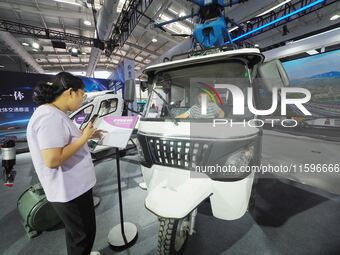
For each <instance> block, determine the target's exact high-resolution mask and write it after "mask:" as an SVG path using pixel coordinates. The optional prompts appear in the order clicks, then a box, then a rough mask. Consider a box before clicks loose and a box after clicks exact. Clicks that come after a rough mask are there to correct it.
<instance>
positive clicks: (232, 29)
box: [228, 26, 239, 33]
mask: <svg viewBox="0 0 340 255" xmlns="http://www.w3.org/2000/svg"><path fill="white" fill-rule="evenodd" d="M238 28H239V27H238V26H236V27H233V28H231V29H229V30H228V31H229V33H231V32H233V31H234V30H236V29H238Z"/></svg>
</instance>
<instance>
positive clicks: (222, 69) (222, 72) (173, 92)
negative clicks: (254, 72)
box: [145, 60, 254, 120]
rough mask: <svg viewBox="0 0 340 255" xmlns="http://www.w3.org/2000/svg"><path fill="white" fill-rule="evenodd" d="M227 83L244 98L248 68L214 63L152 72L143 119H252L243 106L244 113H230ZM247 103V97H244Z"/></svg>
mask: <svg viewBox="0 0 340 255" xmlns="http://www.w3.org/2000/svg"><path fill="white" fill-rule="evenodd" d="M216 84H229V85H234V86H236V87H238V88H240V89H241V90H242V91H243V94H244V97H245V99H246V98H247V88H248V87H249V86H251V83H250V80H249V71H248V68H247V67H246V65H245V64H244V63H242V62H241V61H237V60H235V61H230V62H215V63H211V62H210V63H206V64H199V65H197V64H196V65H193V66H187V67H181V68H176V69H171V70H166V71H161V72H158V73H156V74H155V76H154V80H153V90H152V93H151V94H150V98H149V102H148V106H147V111H146V115H145V118H151V119H190V120H193V119H213V118H228V119H233V120H237V119H251V118H253V117H254V116H253V114H252V113H250V111H249V110H247V109H248V107H245V113H244V115H237V116H234V115H233V97H232V95H231V93H230V91H229V90H227V89H226V88H217V86H216ZM245 103H247V100H245Z"/></svg>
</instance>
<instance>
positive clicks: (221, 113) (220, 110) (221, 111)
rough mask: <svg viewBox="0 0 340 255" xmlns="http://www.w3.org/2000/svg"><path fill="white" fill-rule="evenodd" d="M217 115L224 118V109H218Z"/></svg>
mask: <svg viewBox="0 0 340 255" xmlns="http://www.w3.org/2000/svg"><path fill="white" fill-rule="evenodd" d="M217 116H218V117H219V118H224V111H223V110H222V109H221V108H220V107H218V109H217Z"/></svg>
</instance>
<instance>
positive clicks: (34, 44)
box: [32, 42, 40, 49]
mask: <svg viewBox="0 0 340 255" xmlns="http://www.w3.org/2000/svg"><path fill="white" fill-rule="evenodd" d="M32 48H33V49H39V48H40V45H39V43H36V42H34V43H32Z"/></svg>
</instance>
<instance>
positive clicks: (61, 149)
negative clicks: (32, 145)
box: [38, 123, 95, 168]
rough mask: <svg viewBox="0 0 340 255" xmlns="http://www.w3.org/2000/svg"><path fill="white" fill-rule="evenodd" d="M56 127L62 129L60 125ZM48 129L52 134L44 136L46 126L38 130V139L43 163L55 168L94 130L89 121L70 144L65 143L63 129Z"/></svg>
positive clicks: (75, 150)
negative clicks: (80, 133)
mask: <svg viewBox="0 0 340 255" xmlns="http://www.w3.org/2000/svg"><path fill="white" fill-rule="evenodd" d="M50 128H51V127H50ZM58 128H59V129H62V127H60V126H59V127H58ZM50 131H51V132H50V134H53V136H51V135H50V136H46V128H43V129H42V130H41V131H40V132H38V141H39V140H40V149H41V150H40V151H41V155H42V159H43V161H44V164H45V165H46V166H47V167H48V168H57V167H59V166H60V165H61V164H63V163H64V162H65V161H66V160H67V159H69V158H70V157H71V156H72V155H73V154H74V153H76V152H77V151H78V150H79V149H80V148H81V147H83V146H84V145H85V144H86V143H87V141H88V139H89V138H90V137H91V136H92V134H93V133H94V131H95V130H94V128H93V126H92V123H89V124H88V125H87V127H86V128H85V129H84V130H83V133H82V135H81V137H79V138H78V139H77V140H75V141H74V142H73V143H70V144H67V142H66V141H67V138H66V137H65V135H64V134H63V133H62V132H63V131H59V132H58V131H56V130H50ZM53 131H56V132H53Z"/></svg>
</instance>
